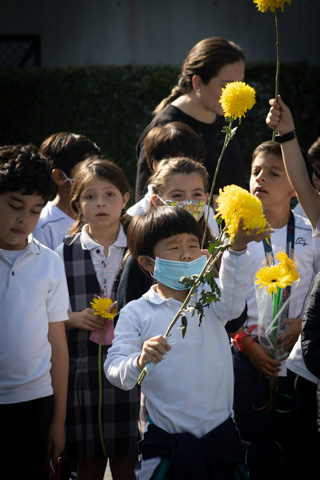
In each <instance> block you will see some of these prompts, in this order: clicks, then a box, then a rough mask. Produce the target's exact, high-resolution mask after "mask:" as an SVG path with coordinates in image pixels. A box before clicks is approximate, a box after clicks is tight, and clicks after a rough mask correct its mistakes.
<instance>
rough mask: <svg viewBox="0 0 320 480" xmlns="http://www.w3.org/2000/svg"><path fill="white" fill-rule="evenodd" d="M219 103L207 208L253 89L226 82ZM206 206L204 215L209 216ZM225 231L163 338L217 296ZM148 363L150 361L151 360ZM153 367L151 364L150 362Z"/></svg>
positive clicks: (251, 101)
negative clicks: (218, 141) (216, 271)
mask: <svg viewBox="0 0 320 480" xmlns="http://www.w3.org/2000/svg"><path fill="white" fill-rule="evenodd" d="M220 103H221V106H222V108H223V111H224V113H225V117H226V119H227V121H228V122H229V124H228V125H226V126H225V127H223V129H222V132H224V133H225V139H224V143H223V147H222V150H221V153H220V156H219V158H218V161H217V166H216V169H215V174H214V178H213V181H212V185H211V190H210V196H209V208H210V205H211V202H212V197H213V190H214V186H215V182H216V179H217V175H218V171H219V168H220V164H221V161H222V158H223V155H224V152H225V150H226V148H227V146H228V144H229V142H230V140H231V139H232V138H233V136H234V134H235V133H236V130H237V128H238V127H234V128H232V124H233V121H234V120H236V119H237V118H239V124H240V123H241V118H242V117H244V116H245V113H246V112H247V110H250V109H251V108H252V107H253V105H254V104H255V91H254V89H253V88H252V87H250V86H249V85H246V84H245V83H244V82H230V83H228V84H227V85H226V87H225V88H223V90H222V95H221V98H220ZM209 208H208V215H209ZM208 215H207V219H206V222H205V230H204V234H203V237H202V242H201V248H203V245H204V241H205V237H206V233H207V225H208ZM224 233H225V229H223V230H222V231H221V232H220V235H219V237H218V240H217V241H216V242H215V244H214V245H211V246H210V248H209V251H210V257H209V259H208V260H207V262H206V264H205V266H204V267H203V269H202V271H201V272H200V274H199V275H198V276H195V277H188V278H186V279H185V280H186V282H185V285H187V286H188V288H189V287H190V290H189V292H188V295H187V297H186V299H185V301H184V302H183V304H182V305H181V307H180V309H179V311H178V312H177V314H176V315H175V317H174V319H173V320H172V322H171V323H170V325H169V327H168V329H167V331H166V333H165V335H164V337H165V338H168V336H169V334H170V331H171V329H172V328H173V326H174V325H175V324H176V322H177V320H178V319H179V318H180V317H182V326H181V329H182V335H183V336H184V334H185V331H186V328H187V318H186V316H185V315H184V314H183V312H189V313H191V315H193V314H194V313H195V312H197V313H198V318H199V324H200V323H201V319H202V316H203V309H204V307H205V306H206V305H208V304H209V303H211V302H212V301H217V300H218V299H219V296H220V291H219V289H218V287H217V285H216V282H215V280H214V278H213V275H211V272H210V271H209V270H211V269H212V267H213V265H214V264H215V263H216V262H217V261H218V259H219V258H220V257H221V255H222V253H223V251H224V250H225V249H226V248H228V246H229V245H226V244H224V243H223V241H222V238H223V235H224ZM206 282H207V283H208V284H209V285H210V287H211V289H212V292H211V294H209V295H207V294H206V293H205V292H201V298H200V301H199V302H196V303H195V305H194V306H188V304H189V302H190V300H191V298H192V296H193V295H194V294H195V292H196V290H197V288H198V287H199V286H200V284H201V283H206ZM151 365H152V363H151ZM153 366H154V365H153ZM150 370H151V368H150V363H149V364H147V365H146V366H145V367H144V369H143V370H142V372H141V374H140V375H139V378H138V385H141V383H142V381H143V379H144V378H145V376H146V375H147V373H148V371H150Z"/></svg>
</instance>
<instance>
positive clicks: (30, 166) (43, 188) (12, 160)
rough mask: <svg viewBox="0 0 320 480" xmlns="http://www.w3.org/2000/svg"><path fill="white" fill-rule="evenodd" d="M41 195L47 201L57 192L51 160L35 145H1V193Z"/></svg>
mask: <svg viewBox="0 0 320 480" xmlns="http://www.w3.org/2000/svg"><path fill="white" fill-rule="evenodd" d="M18 191H21V193H22V194H23V195H33V194H37V195H40V196H41V197H42V198H43V200H44V203H47V202H48V200H50V199H51V198H52V197H53V196H54V193H55V183H54V181H53V179H52V175H51V166H50V162H48V160H47V159H46V158H45V157H44V156H43V155H41V154H40V153H39V151H38V149H37V148H36V147H35V145H31V144H29V145H6V146H3V147H0V193H5V192H18Z"/></svg>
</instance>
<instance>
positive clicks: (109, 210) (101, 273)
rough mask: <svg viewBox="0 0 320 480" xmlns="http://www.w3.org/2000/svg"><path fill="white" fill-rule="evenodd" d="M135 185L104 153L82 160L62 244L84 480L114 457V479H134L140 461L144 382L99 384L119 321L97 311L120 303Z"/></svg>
mask: <svg viewBox="0 0 320 480" xmlns="http://www.w3.org/2000/svg"><path fill="white" fill-rule="evenodd" d="M128 190H129V187H128V184H127V181H126V178H125V176H124V175H123V173H122V171H121V170H120V168H119V167H118V166H117V165H115V164H114V163H112V162H110V161H108V160H106V159H103V158H102V157H90V158H88V159H87V160H85V161H83V162H81V163H80V164H79V165H78V167H77V170H76V175H75V180H74V184H73V188H72V190H71V197H70V201H71V205H72V208H73V210H74V211H76V212H77V213H78V219H77V220H76V222H75V224H74V227H73V228H72V230H71V236H69V237H66V238H65V239H64V243H63V244H61V245H60V246H59V247H58V249H57V251H58V253H59V254H60V256H61V258H62V259H63V260H64V264H65V271H66V276H67V282H68V288H69V296H70V312H69V320H68V321H67V322H66V329H67V339H68V346H69V357H70V367H69V370H70V372H69V387H68V405H67V420H66V457H67V458H68V460H73V461H74V460H76V461H77V479H78V480H89V479H90V480H102V479H103V477H104V472H105V468H106V465H107V461H108V459H109V462H110V468H111V472H112V476H113V479H115V480H123V479H124V478H125V479H131V478H134V473H133V468H134V465H135V463H136V461H137V439H138V428H137V419H138V410H139V392H138V387H136V388H134V389H133V390H132V391H130V392H124V391H123V390H120V389H118V388H116V387H114V386H112V385H111V384H110V383H109V382H108V381H107V379H106V378H105V375H102V386H101V384H100V385H99V368H98V363H99V362H100V363H101V365H103V363H104V360H105V358H106V356H107V351H108V349H109V347H110V345H111V343H112V339H113V336H114V333H113V332H114V326H113V322H112V321H111V320H106V319H104V318H102V317H100V316H98V315H94V310H93V309H92V308H90V302H92V300H93V299H94V297H95V296H101V297H103V296H106V297H108V298H111V299H112V300H113V301H114V302H115V301H116V291H117V283H118V279H119V271H120V266H121V262H122V258H123V255H124V253H125V251H126V247H127V238H126V228H127V226H128V224H129V222H130V219H131V217H129V216H128V215H127V214H126V213H125V212H124V208H125V206H126V204H127V202H128V200H129V192H128ZM113 306H114V304H113ZM112 308H113V307H110V311H111V309H112ZM102 329H103V339H102V355H101V357H100V356H99V355H98V349H99V339H100V331H101V330H102ZM101 390H102V413H101V419H102V420H101V423H100V424H99V415H98V411H99V395H100V394H101ZM100 405H101V400H100ZM100 431H102V438H101V437H100Z"/></svg>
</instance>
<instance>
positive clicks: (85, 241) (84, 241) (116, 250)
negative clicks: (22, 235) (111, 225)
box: [56, 224, 127, 298]
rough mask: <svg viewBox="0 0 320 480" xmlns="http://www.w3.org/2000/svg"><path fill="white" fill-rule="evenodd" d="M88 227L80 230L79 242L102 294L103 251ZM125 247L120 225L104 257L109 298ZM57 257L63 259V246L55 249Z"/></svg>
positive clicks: (125, 239) (125, 241) (124, 237)
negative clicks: (88, 252)
mask: <svg viewBox="0 0 320 480" xmlns="http://www.w3.org/2000/svg"><path fill="white" fill-rule="evenodd" d="M87 229H88V225H84V226H83V227H82V229H81V235H80V242H81V246H82V248H83V249H84V250H89V251H90V255H91V259H92V263H93V266H94V270H95V273H96V275H97V279H98V282H99V285H100V288H101V291H102V292H103V266H102V261H103V260H104V258H105V257H104V249H103V247H102V246H101V245H99V244H98V243H97V242H95V241H94V240H93V239H92V238H91V237H90V235H89V234H88V232H87ZM126 246H127V237H126V234H125V231H124V229H123V226H122V225H121V224H120V228H119V233H118V236H117V239H116V241H115V242H114V243H113V244H112V245H110V247H109V252H108V255H107V256H106V281H107V282H106V292H105V293H106V295H107V297H109V298H110V295H111V292H112V286H113V282H114V279H115V277H116V274H117V273H118V270H119V268H120V265H121V261H122V258H123V254H124V250H125V248H126ZM56 252H57V253H58V255H59V256H60V257H61V258H62V259H63V244H61V245H59V247H58V248H57V249H56Z"/></svg>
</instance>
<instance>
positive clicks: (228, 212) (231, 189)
mask: <svg viewBox="0 0 320 480" xmlns="http://www.w3.org/2000/svg"><path fill="white" fill-rule="evenodd" d="M217 204H218V208H217V215H216V217H218V216H220V217H221V218H222V219H223V220H224V221H225V223H226V226H227V233H228V234H229V235H230V240H231V242H232V241H233V239H234V235H235V233H236V232H237V230H238V224H239V220H240V218H241V217H242V218H243V228H244V229H245V230H247V232H248V233H249V232H251V231H252V230H253V229H254V228H256V227H259V233H261V232H262V231H263V230H265V229H266V227H267V220H266V218H265V216H264V215H263V209H262V204H261V202H260V200H259V199H258V198H256V197H254V196H253V195H251V193H249V192H248V191H247V190H245V189H244V188H241V187H238V186H237V185H227V186H226V187H224V189H223V190H221V189H220V191H219V197H218V198H217Z"/></svg>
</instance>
